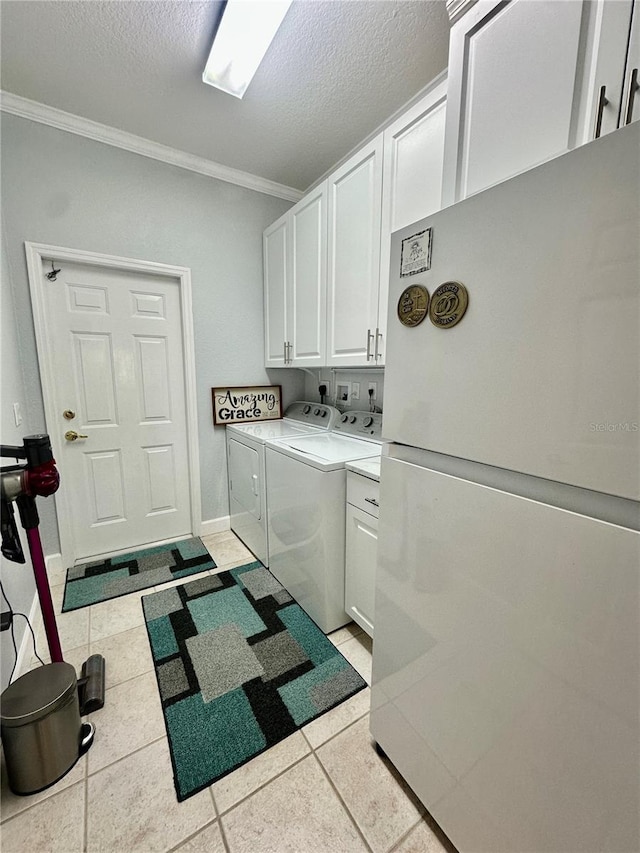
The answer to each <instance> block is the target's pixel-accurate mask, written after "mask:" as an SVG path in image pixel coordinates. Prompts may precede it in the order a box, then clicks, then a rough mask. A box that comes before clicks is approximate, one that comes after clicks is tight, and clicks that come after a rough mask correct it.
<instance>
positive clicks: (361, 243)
mask: <svg viewBox="0 0 640 853" xmlns="http://www.w3.org/2000/svg"><path fill="white" fill-rule="evenodd" d="M381 195H382V134H380V135H379V136H377V137H376V138H375V139H374V140H373V142H371V143H369V144H368V145H366V146H365V147H364V148H362V149H361V150H360V151H359V152H358V153H357V154H356V155H355V156H354V157H352V158H351V159H350V160H349V161H348V162H347V163H345V164H344V165H343V166H342V167H341V168H340V169H338V170H337V171H336V172H335V173H334V174H333V175H332V176H331V177H330V178H329V283H328V290H329V293H328V317H327V364H331V365H345V366H357V365H367V364H369V365H371V364H375V332H376V324H377V313H378V288H379V282H380V221H381Z"/></svg>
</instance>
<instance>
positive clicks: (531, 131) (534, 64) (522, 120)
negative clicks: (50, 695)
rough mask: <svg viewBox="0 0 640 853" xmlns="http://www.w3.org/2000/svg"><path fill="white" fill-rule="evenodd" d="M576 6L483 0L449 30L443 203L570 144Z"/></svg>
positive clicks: (579, 21) (579, 26) (579, 30)
mask: <svg viewBox="0 0 640 853" xmlns="http://www.w3.org/2000/svg"><path fill="white" fill-rule="evenodd" d="M587 6H588V4H586V3H585V2H583V0H575V2H566V3H562V2H557V0H511V2H509V3H496V2H495V0H480V2H478V3H477V5H475V6H473V7H472V9H471V10H470V11H469V12H468V13H467V14H466V15H464V16H463V17H462V18H460V19H459V20H458V21H457V22H456V24H454V26H453V29H452V31H451V45H450V51H449V93H448V100H447V122H446V139H445V160H444V175H443V199H442V201H443V206H446V205H449V204H452V203H453V202H455V201H458V200H460V199H462V198H466V197H467V196H469V195H472V194H473V193H476V192H478V191H479V190H482V189H485V188H486V187H488V186H491V185H492V184H495V183H498V182H499V181H502V180H504V179H506V178H509V177H511V176H512V175H515V174H517V173H518V172H522V171H524V170H525V169H529V168H531V167H532V166H536V165H538V164H539V163H542V162H544V161H545V160H548V159H550V158H551V157H555V156H557V155H559V154H562V153H564V152H565V151H567V150H568V149H569V148H571V147H573V145H574V144H575V142H574V135H575V127H574V126H573V125H574V121H572V120H575V117H574V107H575V93H576V87H577V86H579V85H580V84H579V82H578V77H579V76H580V75H579V74H578V68H579V66H580V63H581V61H582V54H581V49H584V45H583V44H581V36H582V34H583V15H584V14H586V13H587Z"/></svg>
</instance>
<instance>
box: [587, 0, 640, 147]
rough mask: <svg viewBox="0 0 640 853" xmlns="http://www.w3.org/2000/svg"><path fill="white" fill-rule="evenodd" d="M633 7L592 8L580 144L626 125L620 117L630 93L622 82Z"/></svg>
mask: <svg viewBox="0 0 640 853" xmlns="http://www.w3.org/2000/svg"><path fill="white" fill-rule="evenodd" d="M633 5H634V4H633V2H632V0H615V2H611V0H597V2H596V3H595V4H592V5H591V6H590V7H589V11H590V12H591V16H590V18H591V20H590V21H589V38H588V45H587V61H586V62H585V82H584V83H583V85H582V101H583V103H584V104H585V108H584V117H583V118H582V117H581V126H580V132H579V136H578V143H580V144H582V143H585V142H589V141H590V140H592V139H594V138H595V137H597V136H604V134H605V133H610V132H611V131H612V130H615V129H616V128H617V127H618V126H619V124H622V123H623V120H622V119H621V116H620V114H621V112H622V109H623V106H622V100H623V97H624V92H626V91H627V90H626V88H625V87H624V86H623V80H624V71H625V58H626V55H627V43H628V40H629V28H630V24H631V14H632V9H633ZM636 50H637V47H636ZM636 65H637V61H636Z"/></svg>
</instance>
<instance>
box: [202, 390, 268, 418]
mask: <svg viewBox="0 0 640 853" xmlns="http://www.w3.org/2000/svg"><path fill="white" fill-rule="evenodd" d="M211 399H212V403H213V423H214V425H215V426H220V425H222V424H238V423H249V422H251V421H274V420H277V419H278V418H281V417H282V386H281V385H241V386H236V387H230V388H212V389H211Z"/></svg>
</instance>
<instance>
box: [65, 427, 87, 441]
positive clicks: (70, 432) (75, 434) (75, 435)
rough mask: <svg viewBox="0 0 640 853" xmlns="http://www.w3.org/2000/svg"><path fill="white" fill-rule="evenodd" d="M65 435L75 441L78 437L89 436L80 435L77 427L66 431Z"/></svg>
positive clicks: (69, 439) (85, 436) (68, 439)
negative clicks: (76, 429)
mask: <svg viewBox="0 0 640 853" xmlns="http://www.w3.org/2000/svg"><path fill="white" fill-rule="evenodd" d="M64 437H65V438H66V439H67V441H75V440H76V439H78V438H89V436H88V435H80V433H79V432H76V431H75V429H70V430H67V432H65V434H64Z"/></svg>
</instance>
